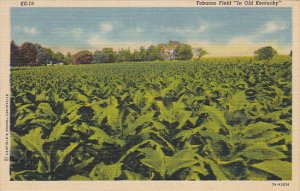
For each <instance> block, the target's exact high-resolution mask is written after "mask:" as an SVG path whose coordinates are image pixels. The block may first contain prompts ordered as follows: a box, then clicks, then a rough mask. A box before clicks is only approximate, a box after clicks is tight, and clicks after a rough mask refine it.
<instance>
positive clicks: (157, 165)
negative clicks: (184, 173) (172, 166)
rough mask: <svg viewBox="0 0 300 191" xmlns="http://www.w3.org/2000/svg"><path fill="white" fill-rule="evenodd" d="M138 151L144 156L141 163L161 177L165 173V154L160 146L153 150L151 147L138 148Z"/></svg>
mask: <svg viewBox="0 0 300 191" xmlns="http://www.w3.org/2000/svg"><path fill="white" fill-rule="evenodd" d="M138 151H140V152H142V153H144V154H145V155H146V158H143V159H141V160H140V161H141V163H143V164H144V165H146V166H148V167H149V168H151V169H153V170H155V171H156V172H158V173H159V174H160V175H161V176H162V177H163V176H164V175H165V173H166V163H165V154H164V152H163V151H162V150H161V148H160V147H157V148H156V149H155V150H154V149H152V148H147V147H146V148H140V149H138Z"/></svg>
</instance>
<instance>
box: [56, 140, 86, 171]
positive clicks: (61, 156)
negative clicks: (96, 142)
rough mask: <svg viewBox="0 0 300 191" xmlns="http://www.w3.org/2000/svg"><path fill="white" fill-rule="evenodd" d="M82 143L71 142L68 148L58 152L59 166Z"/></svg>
mask: <svg viewBox="0 0 300 191" xmlns="http://www.w3.org/2000/svg"><path fill="white" fill-rule="evenodd" d="M79 145H80V143H70V146H68V147H67V148H65V149H64V150H63V151H60V150H59V151H60V152H57V158H58V164H57V167H58V166H59V165H62V164H63V163H64V162H65V160H66V158H67V157H68V156H69V155H70V154H71V153H72V152H74V151H75V150H76V149H77V148H78V146H79Z"/></svg>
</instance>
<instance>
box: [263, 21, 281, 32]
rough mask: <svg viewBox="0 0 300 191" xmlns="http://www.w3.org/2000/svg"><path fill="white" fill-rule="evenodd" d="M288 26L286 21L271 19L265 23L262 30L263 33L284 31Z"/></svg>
mask: <svg viewBox="0 0 300 191" xmlns="http://www.w3.org/2000/svg"><path fill="white" fill-rule="evenodd" d="M286 28H287V26H286V23H285V22H274V21H270V22H268V23H266V24H265V26H264V29H263V31H262V33H263V34H268V33H274V32H277V31H283V30H285V29H286Z"/></svg>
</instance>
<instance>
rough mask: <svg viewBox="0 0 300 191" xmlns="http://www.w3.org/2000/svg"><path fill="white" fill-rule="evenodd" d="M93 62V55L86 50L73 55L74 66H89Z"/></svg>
mask: <svg viewBox="0 0 300 191" xmlns="http://www.w3.org/2000/svg"><path fill="white" fill-rule="evenodd" d="M92 61H93V53H91V52H90V51H87V50H83V51H80V52H77V53H76V54H74V55H73V63H74V64H91V63H92Z"/></svg>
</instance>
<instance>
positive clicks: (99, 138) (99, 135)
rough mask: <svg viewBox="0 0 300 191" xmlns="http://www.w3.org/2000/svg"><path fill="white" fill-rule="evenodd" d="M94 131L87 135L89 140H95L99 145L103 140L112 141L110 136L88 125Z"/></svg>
mask: <svg viewBox="0 0 300 191" xmlns="http://www.w3.org/2000/svg"><path fill="white" fill-rule="evenodd" d="M89 128H90V129H91V130H92V131H93V132H94V133H93V134H92V135H91V136H90V137H89V139H90V140H97V141H98V144H99V145H102V144H103V143H104V142H112V138H111V137H110V136H109V135H108V134H106V132H105V131H103V130H102V129H100V128H97V127H89Z"/></svg>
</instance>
